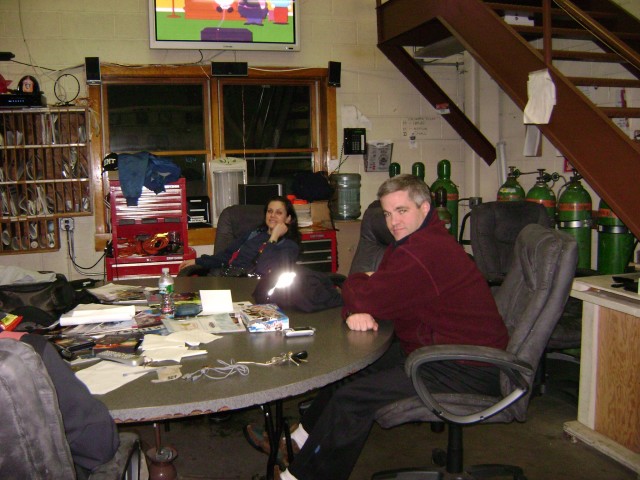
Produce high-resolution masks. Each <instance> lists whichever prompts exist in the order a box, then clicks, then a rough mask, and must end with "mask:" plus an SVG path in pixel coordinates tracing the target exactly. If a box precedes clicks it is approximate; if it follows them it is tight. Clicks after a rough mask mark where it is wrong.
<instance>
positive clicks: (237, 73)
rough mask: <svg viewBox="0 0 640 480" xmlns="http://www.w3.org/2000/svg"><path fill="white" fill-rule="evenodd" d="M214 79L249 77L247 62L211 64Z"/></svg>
mask: <svg viewBox="0 0 640 480" xmlns="http://www.w3.org/2000/svg"><path fill="white" fill-rule="evenodd" d="M211 75H213V76H214V77H246V76H247V75H249V65H248V64H247V62H211Z"/></svg>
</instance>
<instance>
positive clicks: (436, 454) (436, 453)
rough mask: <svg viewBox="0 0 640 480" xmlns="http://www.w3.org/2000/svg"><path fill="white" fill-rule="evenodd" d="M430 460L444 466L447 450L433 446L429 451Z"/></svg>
mask: <svg viewBox="0 0 640 480" xmlns="http://www.w3.org/2000/svg"><path fill="white" fill-rule="evenodd" d="M431 461H432V462H433V463H434V464H436V465H438V466H439V467H444V466H445V465H446V464H447V452H446V451H444V450H442V449H441V448H434V449H433V451H432V452H431Z"/></svg>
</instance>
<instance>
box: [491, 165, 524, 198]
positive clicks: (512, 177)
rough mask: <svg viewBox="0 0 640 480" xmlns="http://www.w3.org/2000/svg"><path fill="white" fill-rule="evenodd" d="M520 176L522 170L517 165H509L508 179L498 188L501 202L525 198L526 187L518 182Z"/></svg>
mask: <svg viewBox="0 0 640 480" xmlns="http://www.w3.org/2000/svg"><path fill="white" fill-rule="evenodd" d="M519 176H520V170H518V169H517V168H516V167H509V173H507V180H506V181H505V182H504V183H503V184H502V186H501V187H500V188H499V189H498V198H497V200H498V201H499V202H517V201H520V200H524V197H525V194H524V188H522V185H520V183H518V180H517V178H518V177H519Z"/></svg>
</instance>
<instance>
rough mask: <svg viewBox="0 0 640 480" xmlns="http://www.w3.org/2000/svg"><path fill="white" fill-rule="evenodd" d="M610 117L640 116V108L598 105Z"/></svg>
mask: <svg viewBox="0 0 640 480" xmlns="http://www.w3.org/2000/svg"><path fill="white" fill-rule="evenodd" d="M598 108H599V109H600V110H602V113H604V114H605V115H606V116H607V117H609V118H640V108H633V107H598Z"/></svg>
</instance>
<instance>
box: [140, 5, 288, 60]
mask: <svg viewBox="0 0 640 480" xmlns="http://www.w3.org/2000/svg"><path fill="white" fill-rule="evenodd" d="M299 8H300V0H149V35H150V39H149V40H150V42H149V45H150V47H151V48H165V49H174V48H176V49H194V50H202V49H211V50H273V51H282V52H290V51H297V50H300V32H299V29H300V12H299Z"/></svg>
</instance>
